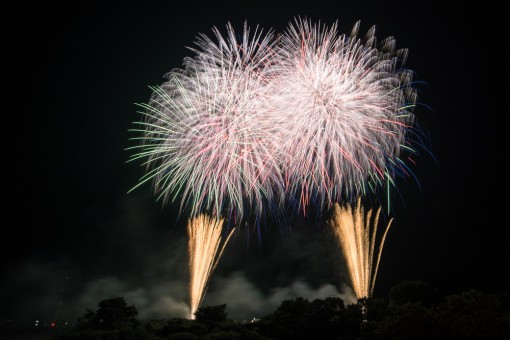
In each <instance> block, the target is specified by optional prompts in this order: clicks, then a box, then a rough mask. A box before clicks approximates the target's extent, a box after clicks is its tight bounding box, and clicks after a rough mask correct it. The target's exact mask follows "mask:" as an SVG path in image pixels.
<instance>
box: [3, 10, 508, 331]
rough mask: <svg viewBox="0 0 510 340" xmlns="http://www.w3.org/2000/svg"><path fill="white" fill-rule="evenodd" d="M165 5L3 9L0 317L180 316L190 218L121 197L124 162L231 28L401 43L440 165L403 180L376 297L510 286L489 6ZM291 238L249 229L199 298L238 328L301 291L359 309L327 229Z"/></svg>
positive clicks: (149, 200)
mask: <svg viewBox="0 0 510 340" xmlns="http://www.w3.org/2000/svg"><path fill="white" fill-rule="evenodd" d="M140 3H142V2H140ZM162 3H166V5H161V4H151V5H149V2H145V1H144V2H143V4H144V5H141V4H139V3H135V2H120V1H119V2H113V3H110V4H109V5H104V4H94V3H92V2H87V3H86V4H82V5H77V4H73V5H69V4H68V5H65V6H64V7H61V6H60V5H59V6H57V5H37V7H31V6H28V5H27V6H26V7H24V8H20V7H16V8H14V7H9V8H6V9H5V10H3V11H2V12H3V16H8V17H12V18H14V19H15V20H14V22H16V24H15V25H7V24H6V23H5V20H4V21H3V22H4V23H2V31H3V33H4V38H3V39H2V40H3V43H2V46H3V53H2V55H3V58H7V61H4V62H3V68H2V82H3V88H4V90H3V93H4V96H3V100H2V106H3V115H4V117H6V118H7V121H6V122H5V123H4V125H3V132H4V138H2V140H3V145H4V147H3V151H4V153H3V155H4V156H3V161H2V164H3V166H2V168H3V183H4V188H6V189H4V190H3V191H2V192H3V195H2V196H3V200H2V201H3V202H4V208H3V213H2V223H1V224H2V230H1V232H2V233H1V238H0V240H1V247H0V252H1V256H0V259H1V271H0V292H1V293H0V321H1V320H6V319H15V320H31V319H33V318H38V319H42V320H49V319H55V318H57V319H60V320H69V321H74V320H75V318H76V317H77V316H79V315H82V314H83V313H84V312H85V308H90V309H96V307H97V303H98V302H99V301H100V300H101V299H105V298H110V297H115V296H124V297H125V298H126V300H127V301H128V303H131V304H135V305H136V307H137V308H138V310H139V313H140V317H146V318H149V317H173V316H185V315H186V313H187V312H188V307H187V303H188V297H187V288H186V285H187V279H188V276H187V255H186V253H187V249H186V244H185V240H186V238H185V236H186V235H185V222H186V221H185V217H182V218H181V219H178V218H177V207H176V206H172V205H168V206H163V205H162V203H161V202H157V201H156V200H155V197H154V196H153V193H152V192H151V188H150V186H149V185H146V186H143V187H142V188H141V189H138V190H136V191H134V192H133V193H131V194H127V191H128V190H129V189H130V188H131V187H132V186H134V185H135V184H136V183H137V181H138V179H139V177H140V176H141V175H142V174H143V169H142V168H141V167H140V166H139V163H128V164H126V161H127V160H128V158H129V155H130V153H129V152H128V151H125V150H124V149H125V148H127V147H129V146H132V145H133V142H130V141H129V138H130V137H134V135H133V133H129V132H128V129H129V128H131V127H132V124H131V123H132V122H133V121H137V120H139V119H140V117H139V114H138V113H137V112H136V111H137V107H136V106H135V103H144V102H147V101H148V99H149V97H150V94H151V91H150V89H149V88H148V86H149V85H159V84H161V83H162V82H163V81H164V78H163V77H164V75H165V74H166V73H167V72H168V71H170V70H171V69H173V68H176V67H181V66H182V59H183V58H184V57H185V56H188V55H190V52H189V51H188V50H187V49H186V46H192V44H193V41H194V40H195V37H196V36H197V35H198V33H206V34H207V35H209V36H210V35H211V28H212V27H213V26H217V27H218V28H220V29H221V30H222V31H223V32H224V27H225V25H226V23H227V22H229V21H230V22H231V23H232V24H233V26H234V27H235V28H236V29H237V30H240V29H241V28H242V24H243V22H244V21H245V20H247V21H248V24H249V25H250V26H255V25H257V24H258V25H260V26H261V27H262V28H265V29H269V28H273V29H274V30H276V31H282V30H283V29H284V28H285V27H286V26H287V23H288V22H289V21H291V20H293V18H294V17H295V16H298V15H300V16H306V17H308V18H310V19H312V20H313V21H318V20H320V21H321V22H324V23H326V24H332V23H333V22H334V21H336V20H338V22H339V30H340V32H350V30H351V28H352V26H353V25H354V24H355V22H356V21H357V20H361V30H360V32H361V33H363V34H364V32H366V31H367V30H368V29H369V28H370V27H371V26H372V25H376V27H377V37H378V38H379V39H381V40H382V38H385V37H387V36H394V37H395V38H396V41H397V48H403V47H405V48H408V49H409V56H408V60H407V64H406V66H407V67H408V68H410V69H412V70H413V71H415V77H414V79H415V80H416V81H417V82H418V83H417V84H416V88H417V89H418V91H419V103H420V104H423V105H419V106H418V107H417V108H416V109H415V114H416V115H417V117H418V122H419V123H420V125H421V127H422V128H423V129H424V130H425V131H426V132H427V134H428V135H429V137H430V146H429V148H430V150H431V152H432V154H433V155H434V157H432V156H430V155H427V154H426V153H422V154H421V156H419V157H417V159H416V160H417V164H416V166H415V167H414V168H413V170H414V173H415V174H416V176H417V177H418V179H419V182H420V183H419V185H418V184H417V183H416V182H415V181H413V180H412V179H402V180H400V181H399V182H398V190H399V191H400V193H399V194H398V197H399V198H398V199H396V200H395V215H394V217H395V224H394V226H393V227H392V229H391V230H390V233H389V235H388V239H387V241H386V245H385V248H384V252H383V257H382V262H381V266H380V268H379V275H378V279H377V283H376V289H375V295H376V296H377V295H385V294H387V293H388V291H389V289H390V288H391V287H392V286H394V285H396V284H398V283H400V282H402V281H403V280H423V281H426V282H428V283H430V284H432V285H433V286H435V287H437V288H439V289H440V290H441V291H443V292H445V293H452V292H460V291H463V290H466V289H470V288H475V289H479V290H482V291H484V292H500V291H505V290H508V281H507V280H505V279H504V276H505V275H506V274H505V270H504V268H506V267H507V263H508V260H509V252H508V247H507V243H508V236H509V232H508V225H507V224H508V222H506V219H507V218H506V215H507V213H506V207H505V205H504V204H503V202H504V200H505V199H506V197H507V191H505V189H504V188H503V187H504V182H505V179H506V177H507V176H505V172H506V169H505V168H504V166H503V165H502V161H501V159H503V158H505V154H504V153H502V152H499V151H498V149H500V148H501V147H500V146H499V145H501V144H500V143H499V142H498V140H499V139H500V138H502V137H503V136H505V135H504V134H501V131H502V130H503V124H504V123H502V122H501V117H502V116H503V115H504V114H506V113H505V111H504V110H502V109H501V108H502V106H503V104H500V102H501V101H503V102H504V101H506V98H504V97H503V98H499V97H497V96H496V95H495V90H497V88H499V87H500V86H501V85H499V83H498V82H497V81H495V80H494V79H497V78H498V77H499V76H498V75H497V73H498V72H500V71H499V70H500V68H501V66H499V65H500V64H501V65H502V64H504V63H505V62H506V60H505V61H504V60H502V58H504V59H506V57H505V56H502V55H501V54H498V53H496V50H497V48H499V47H498V45H497V44H495V43H494V42H492V41H493V40H494V41H495V37H496V35H497V34H498V33H497V31H496V29H495V27H494V26H493V25H492V23H491V21H490V20H489V17H488V13H489V11H488V10H486V9H485V8H482V7H479V6H478V7H473V8H466V7H460V5H454V4H446V2H445V5H444V6H431V5H429V4H428V3H427V2H419V3H416V2H401V3H399V2H395V1H391V2H389V4H382V3H381V2H375V4H370V3H366V2H358V1H349V2H342V1H337V2H336V5H334V6H332V5H330V4H326V3H324V4H323V3H322V2H321V1H309V2H308V3H303V4H295V5H279V4H278V3H277V2H275V1H271V2H267V3H262V2H260V1H257V2H251V4H241V2H240V1H239V2H238V3H237V4H235V3H232V4H216V3H214V4H213V2H211V3H210V4H209V5H204V4H203V3H200V2H195V1H181V2H178V3H176V2H173V1H172V2H171V1H167V2H162ZM247 3H248V2H247ZM459 3H461V2H459ZM463 6H465V5H463ZM5 75H7V77H5ZM501 77H502V76H501ZM434 158H435V159H434ZM292 230H293V232H292V233H287V234H285V235H282V234H281V233H280V231H279V229H278V228H277V227H276V226H273V225H266V226H264V227H263V228H262V229H261V241H259V240H258V239H257V233H256V232H255V230H254V228H253V226H248V227H247V228H245V229H244V230H243V231H241V232H239V233H238V234H237V235H236V236H235V238H234V239H233V240H232V241H231V243H230V244H229V246H228V248H227V250H226V252H225V254H224V256H223V258H222V260H221V261H220V264H219V266H218V268H217V270H216V272H215V273H214V275H213V278H212V281H211V284H210V287H209V291H208V294H207V295H206V299H205V304H220V303H226V304H227V313H228V316H229V317H230V318H233V319H242V318H249V317H253V316H261V315H264V313H269V312H271V311H273V310H274V309H275V308H276V306H278V305H279V303H280V302H281V300H283V299H286V298H291V297H295V296H305V297H307V298H309V299H313V298H315V297H321V298H322V297H326V296H333V295H334V296H342V297H345V299H347V300H348V299H349V298H350V296H351V294H349V291H348V288H346V286H345V284H348V281H347V280H346V272H345V269H344V267H343V263H342V260H341V258H340V250H339V249H338V247H336V246H335V242H334V240H333V238H332V236H331V234H330V233H328V231H327V230H326V228H325V227H324V226H317V225H313V223H297V222H296V224H295V225H293V226H292ZM66 277H67V278H68V279H66ZM59 301H62V306H61V307H58V302H59Z"/></svg>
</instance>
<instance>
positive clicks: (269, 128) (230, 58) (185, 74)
mask: <svg viewBox="0 0 510 340" xmlns="http://www.w3.org/2000/svg"><path fill="white" fill-rule="evenodd" d="M213 31H214V34H215V37H216V41H214V40H213V39H211V38H209V37H207V36H206V35H203V34H202V35H200V36H199V38H198V39H197V42H196V48H192V49H191V50H192V51H193V53H194V54H195V55H194V57H192V58H186V59H185V60H184V69H177V70H173V71H171V72H170V73H169V74H168V75H167V77H168V81H167V82H166V83H165V84H163V85H162V86H161V87H159V88H154V94H153V96H152V98H151V100H150V102H149V104H148V105H143V107H144V108H145V112H144V114H145V115H146V119H145V121H144V122H141V123H139V124H141V126H142V129H140V130H138V131H140V132H142V133H143V134H144V137H143V143H142V145H141V146H140V147H141V151H140V152H139V153H137V154H136V155H135V156H134V158H135V159H136V158H146V159H147V160H146V164H147V165H148V167H149V168H150V171H148V172H147V173H146V174H145V176H144V177H143V178H142V180H141V181H140V184H141V183H143V182H146V181H148V180H153V183H154V187H155V191H156V192H157V193H158V194H159V195H160V196H161V197H163V198H164V199H165V200H166V199H168V198H169V197H172V199H175V198H177V197H178V196H179V195H180V196H181V208H183V207H188V208H189V209H190V210H191V211H190V214H191V215H192V216H195V215H197V214H198V213H201V212H204V211H208V212H210V213H212V214H214V215H216V216H219V215H220V214H222V212H225V210H226V211H230V212H232V211H233V212H235V214H236V216H237V217H238V218H242V216H243V213H244V210H245V208H246V207H250V210H251V211H252V212H253V214H255V215H260V214H261V213H262V211H263V210H264V208H263V206H264V205H265V203H266V202H272V201H274V200H277V201H278V202H281V201H282V200H283V199H284V193H283V187H282V185H281V183H282V180H281V171H280V167H279V161H278V160H277V157H276V155H278V150H277V148H278V147H279V145H278V144H277V142H276V140H274V139H273V138H272V136H273V135H274V130H275V126H274V125H273V124H271V123H270V116H269V115H268V107H267V96H268V93H267V83H268V82H269V79H268V78H267V77H266V71H267V70H268V68H269V66H270V65H271V64H272V63H273V62H274V52H273V50H272V44H273V43H274V39H272V33H270V32H269V33H266V34H263V32H262V31H261V30H258V29H255V31H254V33H253V34H250V30H249V28H248V27H247V26H246V24H245V26H244V31H243V34H242V37H241V38H240V39H239V40H238V39H237V38H236V34H235V32H234V29H233V28H232V26H231V25H230V24H229V25H227V35H226V37H223V36H222V35H221V33H220V32H219V30H218V29H216V28H214V29H213ZM275 193H276V194H275ZM275 196H278V197H276V198H275Z"/></svg>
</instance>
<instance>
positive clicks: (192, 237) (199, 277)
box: [188, 215, 234, 319]
mask: <svg viewBox="0 0 510 340" xmlns="http://www.w3.org/2000/svg"><path fill="white" fill-rule="evenodd" d="M222 226H223V220H217V219H214V218H212V217H209V216H206V215H200V216H198V217H196V218H193V219H190V220H189V221H188V237H189V239H188V251H189V271H190V284H189V291H190V300H191V306H190V307H191V318H192V319H193V318H194V313H195V312H196V311H197V309H198V308H199V307H200V305H201V304H202V300H203V299H204V296H205V292H206V290H207V282H208V281H209V278H210V277H211V274H212V272H213V271H214V269H215V268H216V266H217V265H218V261H219V260H220V257H221V255H222V253H223V250H224V249H225V246H226V245H227V243H228V240H229V239H230V237H231V236H232V234H233V232H234V229H232V230H231V231H230V233H229V234H228V235H227V236H226V237H225V238H224V239H222V237H221V235H222Z"/></svg>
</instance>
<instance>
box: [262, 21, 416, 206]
mask: <svg viewBox="0 0 510 340" xmlns="http://www.w3.org/2000/svg"><path fill="white" fill-rule="evenodd" d="M358 29H359V22H358V23H357V24H356V25H355V26H354V28H353V30H352V33H351V35H350V36H349V35H345V34H341V35H339V34H338V32H337V24H334V25H332V26H331V27H327V26H325V25H320V24H318V25H315V24H312V23H311V22H310V21H306V20H301V19H297V20H296V22H295V24H290V25H289V27H288V29H287V31H286V32H285V33H284V34H283V35H282V36H281V38H280V42H279V45H278V51H277V53H278V56H279V58H278V62H279V64H278V65H277V67H273V78H272V79H274V80H275V82H274V84H273V86H274V91H273V96H272V100H273V107H274V109H275V111H276V112H277V113H278V114H279V116H280V118H281V121H280V130H279V131H281V132H282V133H283V134H284V137H281V138H280V140H281V141H284V142H283V143H284V144H282V147H283V149H284V150H285V151H284V154H286V155H288V156H289V157H287V159H286V161H287V162H286V164H285V165H284V166H283V171H284V173H285V175H284V178H286V179H287V183H286V184H287V186H288V190H289V191H290V193H291V196H292V197H294V198H295V199H296V201H298V202H299V207H300V208H301V209H302V210H303V211H304V210H305V208H306V206H307V205H309V204H310V203H311V202H312V203H314V204H315V205H316V206H318V207H319V208H325V207H329V206H331V204H333V203H334V202H340V201H341V200H342V195H344V197H347V198H349V197H353V196H357V195H362V194H366V189H367V186H368V188H369V189H370V191H374V190H375V188H377V187H384V186H387V184H392V183H393V180H394V178H395V177H396V176H399V175H402V174H403V173H405V172H406V166H405V164H404V162H403V161H402V160H401V159H400V158H399V154H400V152H401V150H402V149H404V148H405V149H408V146H407V145H406V144H408V141H407V140H406V132H407V130H409V129H410V128H411V125H412V123H413V120H414V118H413V114H412V113H411V109H412V108H413V107H414V103H415V101H416V91H415V90H414V89H413V88H412V87H411V78H412V73H411V71H409V70H406V69H401V68H399V66H400V65H401V64H402V63H403V61H404V60H405V56H406V53H407V51H406V50H405V49H402V50H395V40H394V39H393V38H391V37H390V38H387V39H385V40H383V41H382V43H381V44H380V46H376V37H375V28H374V27H372V28H371V29H370V30H369V31H368V33H367V34H366V37H365V38H364V39H360V38H357V34H358Z"/></svg>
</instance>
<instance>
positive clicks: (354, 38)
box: [132, 18, 416, 314]
mask: <svg viewBox="0 0 510 340" xmlns="http://www.w3.org/2000/svg"><path fill="white" fill-rule="evenodd" d="M358 31H359V22H358V23H356V24H355V26H354V27H353V29H352V32H351V33H350V34H339V33H338V28H337V24H336V23H335V24H333V25H332V26H329V27H328V26H326V25H323V24H313V23H312V22H311V21H309V20H304V19H300V18H297V19H296V20H295V22H294V23H290V24H289V26H288V27H287V29H286V31H285V32H283V34H280V35H274V34H273V33H272V31H268V32H264V31H262V30H261V29H259V28H258V27H257V28H256V29H255V30H250V28H249V27H248V26H247V24H245V25H244V30H243V31H242V34H238V33H236V32H235V31H234V29H233V28H232V26H231V25H230V24H228V25H227V34H226V35H225V36H223V35H222V34H221V33H220V31H219V30H218V29H217V28H214V29H213V32H214V38H213V39H212V38H209V37H207V36H206V35H204V34H201V35H199V37H198V38H197V40H196V41H195V47H194V48H190V50H191V52H192V53H193V55H192V56H191V57H187V58H185V59H184V63H183V68H182V69H174V70H172V71H170V72H169V73H168V74H167V76H166V78H167V81H166V82H165V83H164V84H163V85H161V86H159V87H153V88H151V89H152V90H153V95H152V97H151V99H150V101H149V103H148V104H141V105H140V106H141V107H142V109H143V112H141V114H142V115H143V117H144V118H143V119H142V121H140V122H137V123H135V124H137V125H138V128H137V129H133V130H132V131H135V132H136V133H139V134H141V136H139V137H137V138H134V139H136V140H139V141H140V142H141V143H140V145H138V146H135V147H133V148H132V149H135V150H137V152H136V153H135V154H134V155H133V156H132V160H138V159H142V160H144V162H143V164H144V165H145V166H146V172H145V175H144V176H143V177H142V178H141V180H140V182H139V184H138V185H137V186H136V187H138V186H140V185H142V184H143V183H146V182H148V181H152V183H153V186H154V190H155V193H156V195H157V196H158V197H160V198H163V201H164V202H167V201H168V200H171V201H176V200H177V201H179V200H180V206H181V212H182V211H184V210H186V211H187V212H188V213H189V216H190V220H189V223H188V233H189V255H190V274H191V282H190V295H191V312H192V314H193V313H194V312H195V311H196V309H197V308H198V307H199V306H200V304H201V302H202V300H203V298H204V294H205V290H206V286H207V281H208V279H209V277H210V275H211V273H212V271H213V270H214V268H215V266H216V265H217V263H218V260H219V258H220V256H221V254H222V252H223V249H224V247H225V245H226V243H227V242H228V240H229V238H230V236H231V235H232V232H231V233H230V234H229V235H228V237H227V238H226V239H225V241H224V242H223V244H222V243H221V233H222V230H221V229H222V225H223V218H225V216H226V218H228V219H229V222H232V224H234V225H236V224H238V223H239V222H240V221H241V220H242V219H243V218H245V217H246V216H252V217H253V216H254V217H255V220H256V221H258V220H260V217H261V216H262V214H268V215H271V213H275V212H276V213H277V214H279V213H281V211H282V210H284V209H287V208H288V207H291V208H292V209H291V210H292V211H301V212H302V213H303V215H305V214H306V211H307V209H308V208H309V207H314V208H316V209H318V211H319V212H320V211H323V210H327V209H330V208H331V207H334V217H333V219H332V220H331V225H332V226H333V227H334V230H335V233H336V236H337V238H338V241H339V243H340V245H341V246H342V249H343V253H344V255H345V257H346V259H347V264H348V270H349V274H350V278H351V281H352V284H353V286H354V287H353V288H354V291H355V293H356V295H357V296H358V298H365V297H369V296H371V294H372V292H373V288H374V282H375V278H376V274H377V270H378V265H379V261H380V257H381V252H382V247H383V244H384V239H385V237H386V233H387V231H388V228H389V226H390V224H391V221H390V223H389V224H388V226H387V227H386V230H385V232H384V236H383V238H382V240H381V242H380V245H379V246H378V248H377V252H376V253H374V251H375V248H376V235H377V224H378V220H379V214H380V211H381V209H380V208H379V210H378V211H377V212H376V214H375V217H374V218H373V219H372V210H368V213H367V215H366V216H365V214H364V211H363V208H362V207H361V203H360V200H358V203H357V206H356V207H355V208H351V207H350V205H349V204H347V205H344V206H343V207H340V205H339V204H338V203H339V202H340V203H341V202H344V201H346V202H349V201H350V200H352V198H354V197H360V196H364V195H367V194H368V193H376V192H377V191H378V190H379V189H381V188H383V189H384V190H385V191H386V193H387V194H388V198H387V203H388V210H389V190H390V188H391V187H392V186H394V185H395V178H396V177H398V176H407V175H409V172H410V171H409V169H408V167H407V166H406V164H405V162H404V161H403V158H402V153H403V151H404V150H406V151H409V152H414V150H413V145H412V142H411V141H410V139H409V135H410V134H412V133H414V129H415V127H414V120H415V118H414V115H413V113H412V110H413V108H414V106H415V102H416V91H415V89H414V88H413V87H412V72H411V71H410V70H407V69H405V68H403V63H404V62H405V59H406V54H407V51H406V50H405V49H400V50H397V49H396V48H395V45H396V43H395V39H394V38H392V37H389V38H386V39H384V40H382V41H381V43H379V44H378V43H377V40H376V36H375V27H372V28H370V29H369V31H368V32H367V33H366V35H365V36H364V38H359V37H358ZM410 131H412V132H410ZM136 187H135V188H136ZM133 189H134V188H133ZM204 214H205V215H204ZM208 216H212V217H208ZM222 216H224V217H222ZM374 261H375V266H374Z"/></svg>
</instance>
